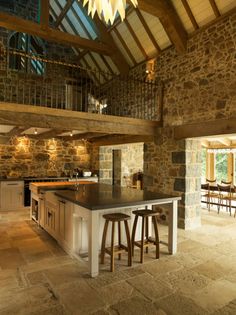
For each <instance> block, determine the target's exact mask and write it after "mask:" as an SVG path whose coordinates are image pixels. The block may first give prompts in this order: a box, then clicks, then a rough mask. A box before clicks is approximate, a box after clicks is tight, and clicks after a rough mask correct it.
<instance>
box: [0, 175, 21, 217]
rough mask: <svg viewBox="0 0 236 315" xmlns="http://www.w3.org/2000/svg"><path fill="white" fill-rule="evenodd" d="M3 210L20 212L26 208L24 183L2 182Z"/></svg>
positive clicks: (1, 206) (0, 206)
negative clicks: (19, 210)
mask: <svg viewBox="0 0 236 315" xmlns="http://www.w3.org/2000/svg"><path fill="white" fill-rule="evenodd" d="M0 195H1V205H0V208H1V210H7V211H11V210H13V211H14V210H18V209H22V208H23V207H24V198H23V196H24V182H23V181H2V182H1V194H0Z"/></svg>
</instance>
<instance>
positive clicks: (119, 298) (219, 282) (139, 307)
mask: <svg viewBox="0 0 236 315" xmlns="http://www.w3.org/2000/svg"><path fill="white" fill-rule="evenodd" d="M28 215H29V214H28V212H25V211H24V212H20V211H18V212H17V213H14V212H5V213H3V212H2V213H1V214H0V315H13V314H14V315H15V314H17V315H18V314H19V315H70V314H76V315H77V314H81V315H85V314H94V315H95V314H96V315H109V314H110V315H117V314H120V315H132V314H135V315H139V314H140V315H145V314H146V315H165V314H167V315H185V314H186V315H195V314H198V315H202V314H213V315H235V314H236V218H234V217H229V215H228V214H225V213H220V215H217V214H216V213H215V212H213V211H212V212H210V213H208V212H207V211H206V210H202V227H201V228H198V229H195V230H193V231H183V230H179V231H178V232H179V233H178V234H179V236H178V254H177V255H174V256H170V255H168V253H167V249H166V247H164V246H161V256H160V259H159V260H155V259H154V258H153V257H154V253H153V252H150V253H149V254H148V255H145V263H144V264H142V265H141V264H139V262H138V257H139V256H138V251H136V253H135V257H134V266H133V267H127V266H126V257H125V256H124V257H123V259H122V260H121V261H120V262H116V270H115V272H114V273H110V272H109V271H108V270H109V258H107V260H106V264H105V266H104V267H103V268H101V272H100V275H99V277H97V278H96V279H91V278H90V277H89V276H88V269H87V265H86V262H84V261H77V260H75V259H72V258H71V257H69V256H68V255H67V254H66V253H65V252H64V251H63V250H62V249H61V248H60V247H59V246H58V245H57V243H56V242H55V241H54V240H53V239H52V238H51V237H50V236H49V235H48V234H47V233H46V232H45V231H43V230H42V229H41V228H39V227H37V225H36V224H35V223H34V222H32V221H29V220H28ZM160 234H161V239H166V236H167V235H166V234H167V230H166V227H165V226H160Z"/></svg>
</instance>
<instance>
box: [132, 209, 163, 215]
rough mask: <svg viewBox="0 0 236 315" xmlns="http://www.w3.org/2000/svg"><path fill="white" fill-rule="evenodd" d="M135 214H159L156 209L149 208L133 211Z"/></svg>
mask: <svg viewBox="0 0 236 315" xmlns="http://www.w3.org/2000/svg"><path fill="white" fill-rule="evenodd" d="M133 214H135V215H138V216H140V217H151V216H154V215H157V214H158V211H156V210H148V209H141V210H135V211H133Z"/></svg>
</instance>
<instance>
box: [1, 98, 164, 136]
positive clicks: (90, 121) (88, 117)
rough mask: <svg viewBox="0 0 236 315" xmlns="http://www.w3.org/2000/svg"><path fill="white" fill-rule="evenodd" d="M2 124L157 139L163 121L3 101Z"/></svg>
mask: <svg viewBox="0 0 236 315" xmlns="http://www.w3.org/2000/svg"><path fill="white" fill-rule="evenodd" d="M0 124H3V125H13V124H14V125H15V126H22V124H24V127H28V128H30V127H32V126H33V127H34V128H49V129H62V130H63V129H65V130H68V126H70V129H71V130H79V131H81V132H86V133H87V132H95V133H106V134H114V133H115V134H126V135H149V136H150V135H151V136H154V135H155V134H156V132H157V128H159V127H160V123H159V122H155V121H148V120H142V119H135V118H127V117H122V119H121V117H116V116H110V115H101V114H94V113H84V112H75V111H68V110H61V109H55V108H47V107H41V106H31V105H19V104H15V103H6V102H0Z"/></svg>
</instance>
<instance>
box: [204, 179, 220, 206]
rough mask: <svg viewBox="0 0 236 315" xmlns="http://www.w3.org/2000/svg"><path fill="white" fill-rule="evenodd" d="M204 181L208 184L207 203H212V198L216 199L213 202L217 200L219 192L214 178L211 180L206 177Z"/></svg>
mask: <svg viewBox="0 0 236 315" xmlns="http://www.w3.org/2000/svg"><path fill="white" fill-rule="evenodd" d="M206 183H208V184H209V203H214V199H216V200H215V202H217V201H218V199H219V192H218V188H217V184H216V179H213V180H211V179H207V178H206Z"/></svg>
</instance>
